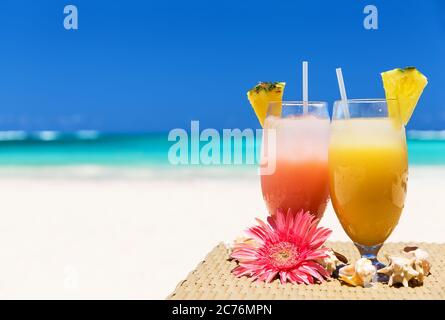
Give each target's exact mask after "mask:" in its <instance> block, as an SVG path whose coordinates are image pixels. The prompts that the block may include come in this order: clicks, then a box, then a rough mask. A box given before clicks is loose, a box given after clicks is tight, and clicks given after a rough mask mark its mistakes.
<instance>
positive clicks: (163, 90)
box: [0, 0, 445, 132]
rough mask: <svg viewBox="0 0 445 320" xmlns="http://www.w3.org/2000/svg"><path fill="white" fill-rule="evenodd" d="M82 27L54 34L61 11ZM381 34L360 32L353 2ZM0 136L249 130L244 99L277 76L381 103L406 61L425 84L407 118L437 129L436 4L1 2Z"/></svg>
mask: <svg viewBox="0 0 445 320" xmlns="http://www.w3.org/2000/svg"><path fill="white" fill-rule="evenodd" d="M66 4H74V5H76V6H77V7H78V10H79V29H78V30H75V31H73V30H71V31H67V30H65V29H64V28H63V18H64V15H63V8H64V6H65V5H66ZM367 4H374V5H376V6H377V8H378V10H379V29H378V30H365V29H364V28H363V19H364V17H365V15H364V14H363V8H364V7H365V6H366V5H367ZM0 39H1V44H2V45H1V50H0V130H10V129H21V130H42V129H52V130H79V129H97V130H105V131H116V132H129V131H166V130H170V129H171V128H174V127H185V128H188V127H189V125H190V120H200V121H201V126H202V127H204V126H206V127H215V128H231V127H240V128H244V127H257V126H258V123H257V120H256V118H255V115H254V113H253V111H252V110H251V108H250V106H249V104H248V102H247V99H246V91H247V90H248V89H249V88H250V87H252V86H253V85H255V84H256V83H257V82H258V81H260V80H262V81H286V82H287V84H288V86H287V89H286V93H285V98H286V99H300V98H301V96H300V87H301V82H300V81H301V79H300V78H301V76H300V72H301V71H300V64H301V61H302V60H305V59H306V60H309V72H310V92H309V94H310V98H312V99H314V100H315V99H316V100H326V101H328V102H329V103H330V105H332V102H333V101H334V100H335V99H337V98H338V95H339V94H338V89H337V83H336V78H335V68H336V67H338V66H341V67H342V68H343V72H344V77H345V81H346V84H347V90H348V96H349V97H351V98H364V97H383V89H382V85H381V81H380V76H379V73H380V72H381V71H384V70H388V69H391V68H394V67H399V66H406V65H414V66H416V67H418V68H419V69H420V70H421V71H422V72H423V73H424V74H425V75H427V76H428V78H429V85H428V87H427V89H426V90H425V93H424V96H423V97H422V100H421V102H420V103H419V105H418V108H417V110H416V112H415V114H414V116H413V118H412V121H411V123H410V124H409V127H410V128H416V129H445V103H444V101H445V90H444V84H445V68H444V66H445V62H444V57H445V3H443V1H440V0H424V1H395V0H393V1H391V0H385V1H359V0H343V1H322V0H311V1H295V0H289V1H261V0H255V1H251V0H245V1H239V0H238V1H234V0H227V1H209V0H207V1H193V0H189V1H176V0H175V1H131V0H126V1H123V0H114V1H91V0H90V1H86V0H73V1H71V2H65V1H60V0H59V1H31V0H28V1H17V0H15V1H12V0H9V1H7V0H3V1H1V2H0Z"/></svg>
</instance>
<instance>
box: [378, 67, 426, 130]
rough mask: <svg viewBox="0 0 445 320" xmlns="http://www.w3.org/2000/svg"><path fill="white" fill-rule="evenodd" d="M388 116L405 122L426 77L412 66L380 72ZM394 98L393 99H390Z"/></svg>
mask: <svg viewBox="0 0 445 320" xmlns="http://www.w3.org/2000/svg"><path fill="white" fill-rule="evenodd" d="M381 76H382V80H383V87H384V88H385V94H386V99H388V112H389V116H390V117H393V118H398V119H400V120H401V121H402V122H403V124H405V125H406V124H407V123H408V121H409V119H410V118H411V116H412V114H413V112H414V109H415V108H416V105H417V102H418V101H419V98H420V96H421V95H422V92H423V89H424V88H425V87H426V85H427V84H428V79H427V78H426V77H425V76H424V75H423V74H422V73H420V71H419V70H417V69H416V68H414V67H406V68H403V69H401V68H397V69H393V70H389V71H386V72H382V73H381ZM392 99H395V100H396V101H395V100H392Z"/></svg>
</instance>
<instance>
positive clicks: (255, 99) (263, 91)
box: [247, 82, 286, 126]
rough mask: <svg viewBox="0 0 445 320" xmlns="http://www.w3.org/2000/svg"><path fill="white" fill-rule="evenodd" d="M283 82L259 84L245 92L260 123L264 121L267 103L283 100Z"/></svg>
mask: <svg viewBox="0 0 445 320" xmlns="http://www.w3.org/2000/svg"><path fill="white" fill-rule="evenodd" d="M285 85H286V84H285V83H284V82H260V83H259V84H257V85H256V86H255V87H254V88H253V89H251V90H249V91H248V92H247V98H248V99H249V102H250V104H251V105H252V108H253V110H254V111H255V114H256V116H257V118H258V120H259V121H260V123H261V126H263V124H264V120H265V119H266V115H267V109H268V107H269V103H270V102H272V101H278V102H281V101H282V100H283V93H284V86H285Z"/></svg>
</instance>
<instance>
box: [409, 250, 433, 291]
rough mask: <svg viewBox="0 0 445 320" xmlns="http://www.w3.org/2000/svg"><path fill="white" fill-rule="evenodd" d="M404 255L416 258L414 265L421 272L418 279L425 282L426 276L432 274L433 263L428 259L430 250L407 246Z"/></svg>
mask: <svg viewBox="0 0 445 320" xmlns="http://www.w3.org/2000/svg"><path fill="white" fill-rule="evenodd" d="M410 249H411V250H410ZM403 255H404V256H405V257H406V258H408V259H412V260H414V262H413V267H414V269H415V270H416V271H417V272H419V275H418V276H417V278H416V280H418V281H419V282H420V283H423V280H424V278H425V277H426V276H428V275H429V274H430V270H431V263H430V262H429V261H428V258H429V254H428V252H426V251H425V250H423V249H420V248H417V247H414V248H412V247H406V248H404V249H403Z"/></svg>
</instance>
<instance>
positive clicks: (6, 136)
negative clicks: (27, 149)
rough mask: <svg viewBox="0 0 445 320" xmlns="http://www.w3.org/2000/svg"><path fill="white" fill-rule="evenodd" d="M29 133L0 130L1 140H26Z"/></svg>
mask: <svg viewBox="0 0 445 320" xmlns="http://www.w3.org/2000/svg"><path fill="white" fill-rule="evenodd" d="M26 138H27V134H26V132H25V131H17V130H9V131H0V141H18V140H26Z"/></svg>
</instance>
